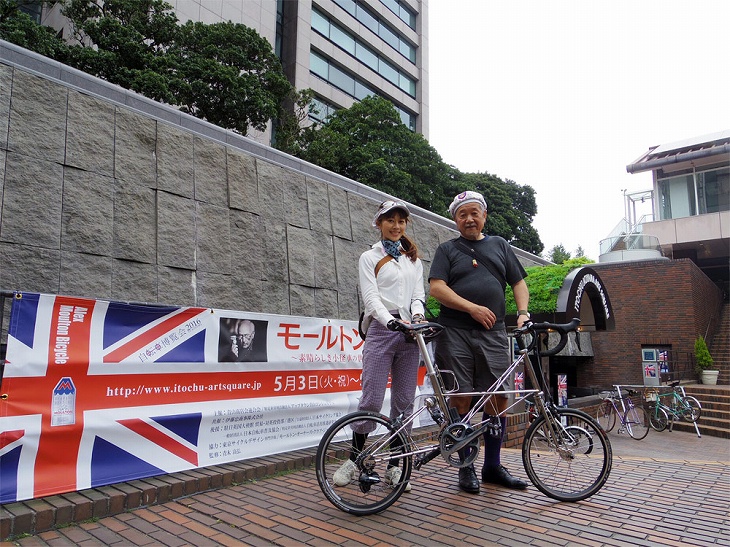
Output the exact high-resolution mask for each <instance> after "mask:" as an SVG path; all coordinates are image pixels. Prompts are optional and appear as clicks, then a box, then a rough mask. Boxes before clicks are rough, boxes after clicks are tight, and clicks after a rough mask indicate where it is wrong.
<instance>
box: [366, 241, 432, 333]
mask: <svg viewBox="0 0 730 547" xmlns="http://www.w3.org/2000/svg"><path fill="white" fill-rule="evenodd" d="M386 254H387V253H386V252H385V249H384V248H383V244H382V243H381V242H377V243H375V244H374V245H373V246H372V247H371V248H370V250H368V251H365V252H364V253H363V254H361V255H360V261H359V270H360V294H361V296H362V300H363V303H364V304H365V315H366V316H368V315H369V316H371V317H374V318H375V319H377V320H378V322H379V323H381V324H382V325H387V324H388V321H391V320H392V319H394V317H393V315H392V314H391V313H390V312H391V311H395V310H398V313H399V314H400V317H401V319H404V320H406V321H410V320H411V317H412V316H413V315H414V314H418V313H420V314H424V305H423V303H424V300H425V299H426V292H425V290H424V288H423V264H422V263H421V260H420V259H419V258H417V259H416V261H415V262H413V261H411V259H410V258H408V257H407V256H406V255H405V254H404V255H401V256H400V258H398V259H397V260H395V259H393V260H389V261H388V262H386V263H385V264H384V265H383V266H382V267H381V268H380V271H378V277H377V279H376V278H375V266H376V265H377V264H378V262H380V260H381V259H382V258H383V257H384V256H385V255H386Z"/></svg>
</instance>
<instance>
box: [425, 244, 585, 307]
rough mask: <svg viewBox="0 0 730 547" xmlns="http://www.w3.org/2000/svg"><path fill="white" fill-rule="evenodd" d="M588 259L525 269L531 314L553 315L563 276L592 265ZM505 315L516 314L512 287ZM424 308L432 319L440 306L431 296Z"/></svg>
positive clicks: (576, 259)
mask: <svg viewBox="0 0 730 547" xmlns="http://www.w3.org/2000/svg"><path fill="white" fill-rule="evenodd" d="M592 263H593V261H592V260H591V259H590V258H586V257H580V258H571V259H569V260H566V261H565V262H563V263H562V264H555V265H552V266H531V267H529V268H526V270H527V274H528V275H527V277H526V278H525V282H526V283H527V288H528V289H529V290H530V312H531V313H554V312H555V311H557V305H558V293H559V292H560V289H561V288H562V286H563V281H564V280H565V276H567V275H568V273H569V272H570V271H571V270H574V269H575V268H580V267H581V266H584V265H586V264H592ZM506 297H507V315H516V314H517V305H516V304H515V299H514V295H513V294H512V287H509V286H508V287H507V291H506ZM426 308H427V309H428V311H429V313H430V314H431V315H433V317H438V314H439V310H440V306H439V303H438V301H437V300H436V299H435V298H433V297H432V296H429V297H428V302H426Z"/></svg>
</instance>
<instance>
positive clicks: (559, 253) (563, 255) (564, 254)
mask: <svg viewBox="0 0 730 547" xmlns="http://www.w3.org/2000/svg"><path fill="white" fill-rule="evenodd" d="M569 259H570V253H569V252H568V251H566V250H565V247H563V244H562V243H559V244H558V245H555V246H554V247H553V248H552V249H550V251H549V252H548V260H550V261H551V262H554V263H555V264H562V263H563V262H565V261H566V260H569Z"/></svg>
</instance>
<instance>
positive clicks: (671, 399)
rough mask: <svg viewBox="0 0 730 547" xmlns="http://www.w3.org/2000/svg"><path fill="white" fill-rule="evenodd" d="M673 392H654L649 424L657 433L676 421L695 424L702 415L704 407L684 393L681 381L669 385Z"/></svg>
mask: <svg viewBox="0 0 730 547" xmlns="http://www.w3.org/2000/svg"><path fill="white" fill-rule="evenodd" d="M669 387H671V388H672V390H671V391H666V392H664V393H661V392H660V391H659V390H658V389H656V390H653V392H652V395H653V398H654V400H653V401H652V402H651V403H650V405H649V422H650V424H651V427H653V428H654V429H655V430H657V431H664V430H665V429H666V428H667V426H669V424H670V423H673V422H674V421H675V420H676V419H680V420H685V421H687V422H692V423H695V422H697V420H699V419H700V416H701V415H702V405H701V404H700V402H699V401H698V400H697V399H695V398H694V397H692V396H690V395H686V394H685V393H684V388H682V387H681V386H680V385H679V380H676V381H674V382H672V383H670V384H669Z"/></svg>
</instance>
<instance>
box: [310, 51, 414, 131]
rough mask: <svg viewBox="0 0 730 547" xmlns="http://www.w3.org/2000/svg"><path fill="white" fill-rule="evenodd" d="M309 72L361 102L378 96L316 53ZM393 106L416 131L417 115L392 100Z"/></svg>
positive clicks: (407, 124) (402, 118)
mask: <svg viewBox="0 0 730 547" xmlns="http://www.w3.org/2000/svg"><path fill="white" fill-rule="evenodd" d="M309 70H310V72H311V73H312V74H314V75H315V76H319V77H320V78H322V79H323V80H325V81H326V82H328V83H329V84H331V85H333V86H334V87H336V88H337V89H339V90H340V91H344V92H345V93H347V94H348V95H350V96H351V97H353V98H355V99H357V100H358V101H361V100H362V99H364V98H365V97H369V96H370V95H377V93H376V92H375V91H373V90H372V89H371V88H370V87H369V86H368V85H367V84H366V83H365V82H363V81H361V80H360V79H358V78H356V77H355V76H353V75H351V74H349V73H347V72H346V71H345V70H343V69H342V68H340V67H338V66H336V65H334V64H333V63H331V62H330V61H328V60H327V59H325V58H324V57H323V56H322V55H320V54H319V53H317V52H315V51H310V53H309ZM388 100H390V101H391V102H392V103H393V106H394V107H395V109H396V110H397V111H398V115H399V116H400V118H401V121H402V122H403V123H404V124H405V126H406V127H408V129H410V130H411V131H415V130H416V115H415V114H413V113H412V112H409V111H408V110H406V109H405V108H403V107H401V106H399V105H397V104H396V103H394V102H393V101H392V100H391V99H388Z"/></svg>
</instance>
